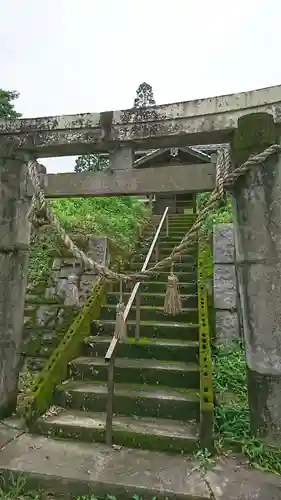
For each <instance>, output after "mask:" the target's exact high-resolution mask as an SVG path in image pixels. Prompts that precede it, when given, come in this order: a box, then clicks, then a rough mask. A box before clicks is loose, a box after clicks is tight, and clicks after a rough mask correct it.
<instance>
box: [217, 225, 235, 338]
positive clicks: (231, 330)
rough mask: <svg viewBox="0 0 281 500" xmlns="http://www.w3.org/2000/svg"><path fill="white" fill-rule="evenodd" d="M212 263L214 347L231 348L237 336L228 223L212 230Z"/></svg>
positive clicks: (232, 237) (233, 257)
mask: <svg viewBox="0 0 281 500" xmlns="http://www.w3.org/2000/svg"><path fill="white" fill-rule="evenodd" d="M213 263H214V308H215V316H216V341H217V343H218V344H222V345H225V346H231V344H232V343H233V342H234V341H235V340H238V339H239V338H240V337H241V327H240V321H239V318H240V315H239V301H238V295H237V286H236V270H235V243H234V230H233V225H232V224H218V225H217V226H215V227H214V231H213Z"/></svg>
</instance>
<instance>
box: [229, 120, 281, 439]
mask: <svg viewBox="0 0 281 500" xmlns="http://www.w3.org/2000/svg"><path fill="white" fill-rule="evenodd" d="M276 142H277V143H279V144H280V132H279V131H278V129H277V127H276V125H275V124H274V122H273V117H272V115H269V114H267V113H255V114H250V115H246V116H244V117H242V118H241V119H240V120H239V121H238V128H237V130H236V132H235V134H234V139H233V157H234V163H235V166H237V165H239V164H241V163H243V162H244V161H245V160H246V159H248V157H249V155H250V154H254V153H259V152H261V151H263V150H264V149H265V148H267V147H268V146H270V145H271V144H276ZM233 205H234V219H235V233H236V234H235V236H236V248H237V266H238V273H237V274H238V286H239V290H240V297H241V308H242V317H243V328H244V342H245V351H246V363H247V377H248V397H249V406H250V420H251V428H252V432H253V433H254V435H256V436H259V437H261V438H264V440H265V441H266V442H267V443H268V444H275V445H280V444H281V155H280V154H279V155H278V154H276V155H273V156H272V157H271V158H270V159H269V160H267V161H266V162H265V164H264V165H263V166H261V167H253V169H252V170H251V171H250V172H248V173H247V174H246V175H243V176H242V177H241V178H240V179H239V180H238V182H237V184H236V186H235V189H234V191H233Z"/></svg>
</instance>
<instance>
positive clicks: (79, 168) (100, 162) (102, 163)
mask: <svg viewBox="0 0 281 500" xmlns="http://www.w3.org/2000/svg"><path fill="white" fill-rule="evenodd" d="M107 166H108V160H107V159H106V158H104V157H103V156H100V155H95V154H87V155H81V156H78V158H77V159H76V161H75V166H74V170H75V172H101V171H102V170H105V169H106V167H107Z"/></svg>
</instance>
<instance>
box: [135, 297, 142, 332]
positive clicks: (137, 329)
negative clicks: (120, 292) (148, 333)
mask: <svg viewBox="0 0 281 500" xmlns="http://www.w3.org/2000/svg"><path fill="white" fill-rule="evenodd" d="M140 305H141V295H140V289H138V291H137V295H136V329H135V339H136V342H138V341H139V339H140Z"/></svg>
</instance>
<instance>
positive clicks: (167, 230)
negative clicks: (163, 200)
mask: <svg viewBox="0 0 281 500" xmlns="http://www.w3.org/2000/svg"><path fill="white" fill-rule="evenodd" d="M168 236H169V216H168V214H167V217H166V237H167V238H168Z"/></svg>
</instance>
